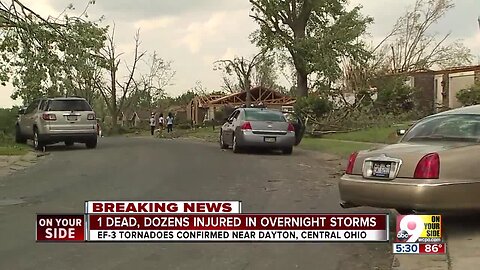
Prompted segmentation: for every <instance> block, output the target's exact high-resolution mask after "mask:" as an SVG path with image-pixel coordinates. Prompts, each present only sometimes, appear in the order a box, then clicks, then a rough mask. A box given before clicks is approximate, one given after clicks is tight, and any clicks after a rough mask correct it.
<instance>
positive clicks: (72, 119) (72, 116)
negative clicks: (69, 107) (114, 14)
mask: <svg viewBox="0 0 480 270" xmlns="http://www.w3.org/2000/svg"><path fill="white" fill-rule="evenodd" d="M67 120H68V121H77V116H76V115H69V116H67Z"/></svg>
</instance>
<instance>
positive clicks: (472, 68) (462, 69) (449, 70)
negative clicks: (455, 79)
mask: <svg viewBox="0 0 480 270" xmlns="http://www.w3.org/2000/svg"><path fill="white" fill-rule="evenodd" d="M476 70H479V71H480V65H476V66H463V67H452V68H447V69H442V70H436V71H434V73H435V74H444V73H457V72H468V71H476Z"/></svg>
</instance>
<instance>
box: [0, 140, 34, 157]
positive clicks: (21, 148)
mask: <svg viewBox="0 0 480 270" xmlns="http://www.w3.org/2000/svg"><path fill="white" fill-rule="evenodd" d="M31 150H32V149H31V147H30V146H28V145H23V144H13V143H12V144H5V143H1V144H0V156H20V155H25V154H26V153H28V152H29V151H31Z"/></svg>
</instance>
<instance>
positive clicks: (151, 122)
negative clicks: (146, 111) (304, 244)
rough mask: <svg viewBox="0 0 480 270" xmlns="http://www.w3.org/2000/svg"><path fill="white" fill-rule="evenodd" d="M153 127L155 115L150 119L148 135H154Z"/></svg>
mask: <svg viewBox="0 0 480 270" xmlns="http://www.w3.org/2000/svg"><path fill="white" fill-rule="evenodd" d="M155 126H156V121H155V114H154V113H152V117H150V133H151V134H152V136H153V135H154V134H155Z"/></svg>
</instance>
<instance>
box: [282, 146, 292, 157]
mask: <svg viewBox="0 0 480 270" xmlns="http://www.w3.org/2000/svg"><path fill="white" fill-rule="evenodd" d="M292 152H293V147H292V146H290V147H287V148H283V149H282V153H283V154H284V155H291V154H292Z"/></svg>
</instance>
